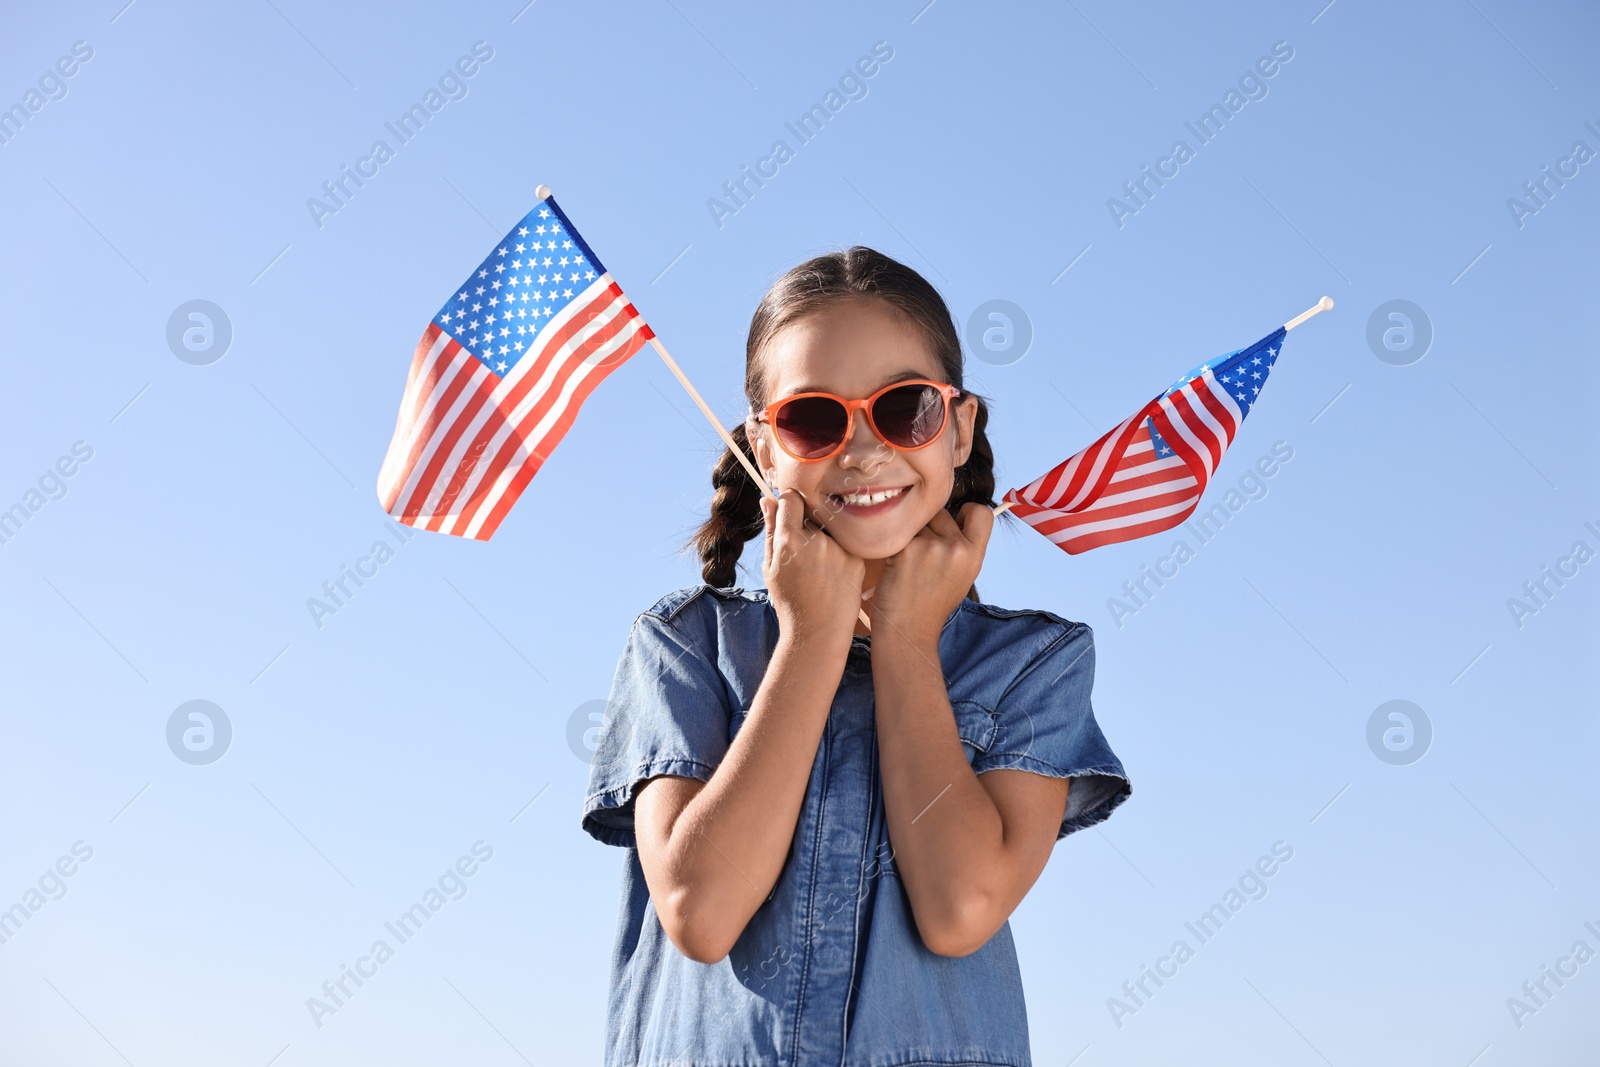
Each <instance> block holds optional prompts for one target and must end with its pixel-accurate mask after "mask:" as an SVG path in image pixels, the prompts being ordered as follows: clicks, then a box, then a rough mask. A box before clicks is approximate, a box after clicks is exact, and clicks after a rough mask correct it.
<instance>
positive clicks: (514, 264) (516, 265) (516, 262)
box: [511, 259, 522, 270]
mask: <svg viewBox="0 0 1600 1067" xmlns="http://www.w3.org/2000/svg"><path fill="white" fill-rule="evenodd" d="M511 269H512V270H521V269H522V260H520V259H513V260H512V261H511Z"/></svg>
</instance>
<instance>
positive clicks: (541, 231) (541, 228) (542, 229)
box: [536, 226, 544, 233]
mask: <svg viewBox="0 0 1600 1067" xmlns="http://www.w3.org/2000/svg"><path fill="white" fill-rule="evenodd" d="M536 232H538V233H543V232H544V227H543V226H540V227H539V228H538V230H537V231H536Z"/></svg>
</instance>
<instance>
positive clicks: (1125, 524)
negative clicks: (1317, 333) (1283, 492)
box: [1001, 326, 1287, 555]
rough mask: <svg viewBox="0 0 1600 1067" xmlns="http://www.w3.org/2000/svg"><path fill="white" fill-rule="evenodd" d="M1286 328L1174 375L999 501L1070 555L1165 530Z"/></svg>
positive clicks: (1256, 388)
mask: <svg viewBox="0 0 1600 1067" xmlns="http://www.w3.org/2000/svg"><path fill="white" fill-rule="evenodd" d="M1286 333H1287V331H1286V330H1285V329H1284V328H1283V327H1281V326H1280V327H1279V328H1278V329H1276V330H1274V331H1273V332H1272V333H1269V334H1268V335H1267V336H1265V337H1263V338H1262V339H1261V340H1259V341H1257V342H1256V343H1255V344H1253V345H1251V346H1250V347H1249V348H1241V349H1238V350H1237V351H1234V352H1229V353H1228V354H1227V355H1224V356H1218V357H1217V358H1216V359H1213V360H1208V361H1206V362H1205V363H1202V364H1200V365H1199V366H1198V367H1195V368H1194V369H1193V370H1191V371H1190V372H1189V373H1188V374H1186V375H1184V376H1183V377H1182V378H1179V379H1178V380H1177V381H1176V382H1174V383H1173V384H1172V386H1171V387H1170V388H1168V389H1167V391H1166V392H1164V393H1162V394H1161V395H1160V396H1157V397H1156V398H1155V399H1153V400H1151V401H1150V402H1149V403H1148V404H1145V405H1144V407H1142V408H1140V409H1139V410H1138V411H1136V412H1134V413H1133V415H1131V416H1129V417H1128V418H1127V419H1126V420H1125V421H1123V422H1122V423H1121V424H1119V425H1117V426H1116V427H1114V428H1113V429H1111V430H1110V431H1109V432H1107V433H1106V434H1105V436H1103V437H1101V438H1100V439H1099V440H1098V441H1096V442H1095V443H1094V444H1092V445H1090V446H1089V447H1088V448H1085V449H1084V450H1083V451H1082V452H1079V453H1078V454H1077V455H1075V456H1073V457H1072V458H1071V459H1069V460H1067V461H1066V462H1064V463H1062V464H1061V465H1060V466H1058V467H1055V468H1053V469H1052V470H1050V471H1049V472H1048V473H1046V474H1044V475H1043V476H1041V477H1040V478H1038V479H1036V480H1035V481H1032V482H1029V483H1028V484H1027V485H1025V486H1023V487H1022V488H1020V489H1012V490H1009V491H1008V492H1007V493H1006V494H1005V496H1004V497H1002V498H1001V499H1002V501H1003V502H1007V503H1010V504H1011V505H1012V507H1011V510H1012V511H1013V512H1015V513H1016V515H1017V517H1018V518H1020V519H1022V520H1023V521H1024V522H1026V523H1028V525H1030V526H1032V527H1033V528H1034V529H1035V530H1038V531H1039V532H1040V533H1042V534H1044V535H1045V536H1046V537H1048V538H1049V539H1050V540H1052V541H1054V542H1055V543H1056V544H1057V545H1058V546H1060V547H1061V548H1063V549H1065V550H1066V551H1068V552H1071V553H1073V554H1074V555H1076V554H1077V553H1079V552H1087V551H1089V549H1091V548H1099V547H1100V546H1101V545H1111V544H1116V543H1117V542H1119V541H1131V540H1133V539H1134V538H1136V537H1144V536H1146V535H1147V534H1153V533H1160V532H1161V531H1162V530H1167V529H1171V528H1172V527H1174V526H1176V525H1178V524H1179V523H1180V522H1183V521H1184V520H1185V519H1187V518H1188V517H1189V514H1190V513H1191V512H1193V511H1194V509H1195V505H1197V504H1198V503H1199V502H1200V495H1201V494H1202V493H1204V492H1205V491H1206V483H1207V482H1209V481H1210V480H1211V475H1212V474H1213V473H1215V472H1216V469H1217V464H1219V463H1220V462H1221V461H1222V454H1223V453H1224V452H1226V451H1227V450H1228V446H1229V445H1230V444H1232V443H1233V438H1234V435H1235V434H1237V433H1238V432H1239V427H1240V426H1241V425H1243V424H1244V419H1245V416H1246V415H1248V414H1250V407H1251V405H1252V404H1254V403H1255V400H1256V396H1257V394H1259V393H1260V392H1261V387H1262V386H1263V385H1266V384H1267V375H1268V374H1270V373H1271V372H1272V366H1273V364H1274V363H1276V362H1277V360H1278V352H1279V351H1280V350H1281V349H1282V347H1283V339H1284V336H1285V335H1286Z"/></svg>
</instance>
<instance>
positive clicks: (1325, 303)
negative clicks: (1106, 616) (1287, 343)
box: [994, 296, 1333, 515]
mask: <svg viewBox="0 0 1600 1067" xmlns="http://www.w3.org/2000/svg"><path fill="white" fill-rule="evenodd" d="M1332 309H1333V298H1332V297H1331V296H1325V297H1323V298H1322V299H1321V300H1318V301H1317V302H1316V303H1315V304H1313V305H1311V307H1309V308H1307V309H1306V310H1305V311H1302V312H1301V313H1300V314H1298V315H1296V316H1295V317H1294V318H1292V319H1290V320H1289V321H1288V322H1286V323H1284V324H1283V328H1284V329H1285V330H1292V329H1294V328H1295V327H1296V326H1298V325H1300V324H1301V323H1302V322H1305V321H1306V320H1307V319H1309V318H1310V317H1311V316H1313V315H1318V314H1321V313H1322V312H1324V311H1331V310H1332ZM1010 506H1011V502H1010V501H1009V500H1008V501H1006V502H1005V503H1004V504H1001V505H1000V506H999V507H997V508H995V509H994V514H996V515H999V514H1000V513H1001V512H1002V511H1005V510H1006V509H1007V508H1009V507H1010Z"/></svg>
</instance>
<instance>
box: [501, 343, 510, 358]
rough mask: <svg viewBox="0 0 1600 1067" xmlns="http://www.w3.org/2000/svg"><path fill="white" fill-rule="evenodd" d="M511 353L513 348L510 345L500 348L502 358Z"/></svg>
mask: <svg viewBox="0 0 1600 1067" xmlns="http://www.w3.org/2000/svg"><path fill="white" fill-rule="evenodd" d="M509 351H511V346H510V345H501V346H500V354H501V355H502V356H503V355H505V354H506V353H507V352H509Z"/></svg>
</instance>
